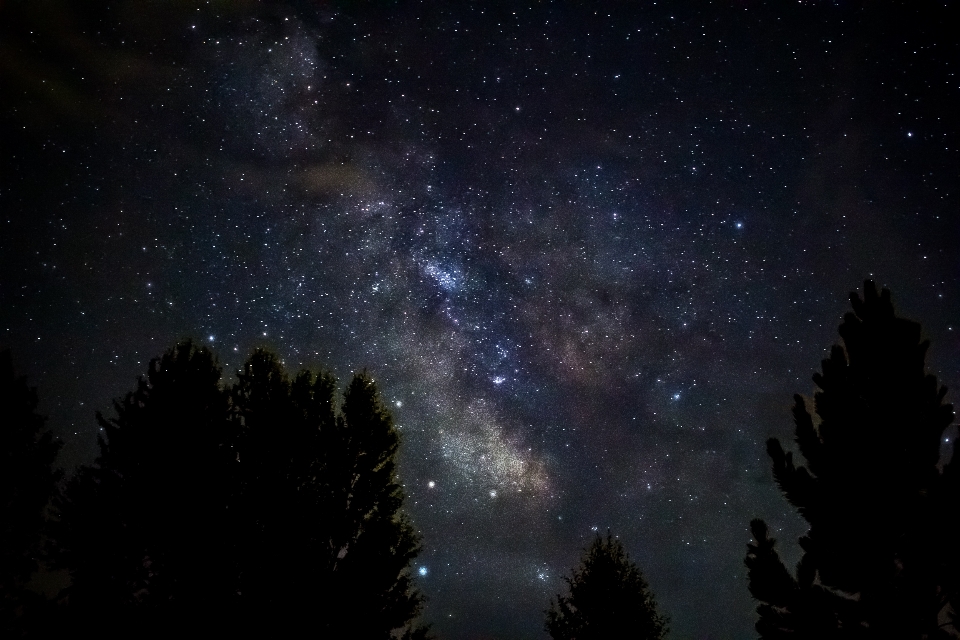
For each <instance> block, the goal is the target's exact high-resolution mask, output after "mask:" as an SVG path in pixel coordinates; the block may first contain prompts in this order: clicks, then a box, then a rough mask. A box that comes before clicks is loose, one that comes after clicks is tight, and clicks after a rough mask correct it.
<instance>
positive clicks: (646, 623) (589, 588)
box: [546, 531, 668, 640]
mask: <svg viewBox="0 0 960 640" xmlns="http://www.w3.org/2000/svg"><path fill="white" fill-rule="evenodd" d="M564 581H565V582H566V583H567V585H568V587H569V593H568V595H562V594H561V595H558V596H557V599H556V600H555V601H551V602H550V609H549V610H547V622H546V630H547V631H548V632H549V633H550V636H551V637H552V638H554V640H594V639H596V640H600V639H607V638H635V639H636V640H659V639H660V638H663V637H664V636H665V635H666V633H667V622H668V620H667V618H666V616H664V615H662V614H660V613H659V612H658V611H657V605H656V601H655V600H654V597H653V594H652V593H651V592H650V588H649V586H648V585H647V582H646V580H644V578H643V575H642V574H641V573H640V569H638V568H637V566H636V565H635V564H634V563H632V562H631V561H630V558H629V556H628V555H627V552H626V551H625V550H624V548H623V544H622V543H621V542H620V541H619V540H616V539H614V538H613V537H612V536H611V534H610V532H609V531H608V532H607V537H606V539H604V538H603V537H602V536H600V535H599V534H597V537H596V539H595V540H594V541H593V543H592V544H591V545H590V547H589V548H588V549H586V550H585V553H584V556H583V558H582V560H581V562H580V566H579V567H578V568H576V569H574V570H573V574H572V576H571V577H564Z"/></svg>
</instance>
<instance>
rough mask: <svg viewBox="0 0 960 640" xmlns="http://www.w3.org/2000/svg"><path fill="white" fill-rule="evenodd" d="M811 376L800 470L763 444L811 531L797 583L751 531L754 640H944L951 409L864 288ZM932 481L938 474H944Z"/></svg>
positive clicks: (952, 531) (897, 325) (952, 582)
mask: <svg viewBox="0 0 960 640" xmlns="http://www.w3.org/2000/svg"><path fill="white" fill-rule="evenodd" d="M851 301H852V303H853V312H852V313H847V314H846V315H845V316H844V320H843V323H842V324H841V325H840V336H841V338H842V339H843V346H834V347H833V349H832V350H831V352H830V357H829V358H828V359H826V360H824V361H823V372H822V373H819V374H815V375H814V377H813V380H814V382H815V383H816V385H817V387H818V388H819V390H818V391H817V392H816V394H815V397H814V409H815V416H814V415H811V414H810V412H809V411H808V409H807V404H806V402H805V401H804V400H803V398H802V397H801V396H799V395H798V396H795V405H794V408H793V415H794V420H795V423H796V443H797V446H798V448H799V450H800V453H801V454H802V455H803V457H804V458H805V460H806V467H798V466H796V465H795V464H794V460H793V454H792V453H790V452H785V451H784V449H783V447H782V446H781V444H780V442H779V441H778V440H776V439H771V440H769V441H768V442H767V452H768V453H769V455H770V457H771V458H772V460H773V474H774V478H775V479H776V481H777V484H778V485H779V486H780V489H781V490H782V491H783V493H784V494H785V496H786V498H787V500H789V501H790V503H791V504H793V505H794V506H795V507H796V508H797V509H798V511H799V512H800V515H801V516H803V517H804V519H806V520H807V522H808V523H809V524H810V528H809V531H808V533H807V535H805V536H804V537H802V538H801V539H800V547H801V548H802V550H803V552H804V553H803V557H802V559H801V561H800V563H799V565H798V567H797V575H796V577H794V576H793V575H791V573H790V572H789V571H788V570H787V569H786V567H785V566H784V565H783V563H782V562H781V560H780V558H779V556H778V554H777V552H776V549H775V548H774V540H773V539H771V538H770V537H769V535H768V532H767V527H766V525H765V524H764V523H763V522H762V521H761V520H754V521H753V522H752V523H751V528H752V530H753V534H754V537H755V542H754V543H753V544H751V545H749V547H748V554H747V558H746V564H747V567H748V569H749V580H750V591H751V593H752V594H753V596H754V597H755V598H756V599H757V600H759V601H760V605H759V607H758V612H759V614H760V619H759V621H758V622H757V626H756V628H757V631H758V632H759V633H760V634H761V636H762V637H763V638H767V639H777V638H787V637H789V638H831V637H837V638H840V637H842V638H860V637H864V638H866V637H870V638H874V637H884V638H887V637H890V638H939V637H954V634H955V633H956V628H955V627H954V626H953V625H951V624H950V623H949V621H948V616H949V614H950V611H949V607H948V604H950V603H952V604H953V608H954V610H956V605H957V601H956V598H957V581H958V578H960V573H958V562H957V561H958V553H957V544H956V541H957V537H958V533H960V530H958V526H957V524H956V523H957V522H958V520H960V519H958V518H957V515H956V514H957V505H958V498H960V492H958V491H957V489H958V483H957V475H958V470H957V469H956V467H957V466H958V464H960V463H956V464H954V463H947V464H945V465H943V464H942V461H940V445H941V440H942V438H943V432H944V429H946V427H947V426H949V425H950V423H951V421H952V420H953V409H952V407H951V406H950V405H949V404H944V402H943V400H944V397H945V395H946V388H945V387H938V385H937V381H936V378H935V377H934V376H932V375H929V374H927V373H926V371H925V368H924V356H925V354H926V351H927V347H928V343H927V342H926V341H921V337H920V325H919V324H917V323H915V322H912V321H910V320H906V319H903V318H900V317H897V316H896V314H895V313H894V308H893V304H892V303H891V301H890V292H889V291H887V290H886V289H884V290H883V291H882V292H880V293H878V292H877V290H876V287H875V285H874V284H873V282H870V281H867V282H866V283H865V284H864V296H863V298H862V299H861V298H860V297H859V296H858V295H857V294H856V293H853V294H851ZM941 468H942V469H943V472H941Z"/></svg>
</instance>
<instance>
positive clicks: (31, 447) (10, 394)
mask: <svg viewBox="0 0 960 640" xmlns="http://www.w3.org/2000/svg"><path fill="white" fill-rule="evenodd" d="M36 409H37V392H36V389H33V388H31V387H28V386H27V382H26V378H24V377H20V376H17V375H16V374H15V373H14V370H13V363H12V360H11V357H10V351H9V350H4V351H0V504H2V508H3V512H2V514H0V598H2V601H0V630H2V631H3V632H4V635H7V634H9V636H10V637H12V636H13V635H14V634H18V633H20V632H21V631H22V625H21V624H20V623H21V622H22V621H23V620H22V618H23V616H24V614H25V611H24V609H25V608H31V606H36V605H37V604H38V602H37V601H38V599H39V596H38V595H37V594H33V593H32V592H30V591H29V590H27V588H26V585H27V582H28V581H29V579H30V577H31V575H32V574H33V573H34V572H35V571H36V570H37V568H38V565H37V558H38V557H40V556H41V555H42V552H43V549H42V536H43V533H44V531H45V530H46V528H47V519H46V516H45V513H44V512H45V510H46V507H47V504H48V503H49V501H50V498H51V497H52V496H53V494H54V491H55V489H56V485H57V481H58V480H59V478H60V472H59V471H55V470H54V469H53V468H52V464H53V461H54V459H55V458H56V456H57V451H58V450H59V449H60V443H59V442H57V441H55V440H53V436H52V435H51V433H50V432H49V431H44V429H43V427H44V422H45V421H46V419H45V418H44V417H42V416H40V415H39V414H38V413H37V412H36Z"/></svg>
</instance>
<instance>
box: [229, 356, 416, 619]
mask: <svg viewBox="0 0 960 640" xmlns="http://www.w3.org/2000/svg"><path fill="white" fill-rule="evenodd" d="M238 378H239V381H238V383H237V385H236V386H235V387H234V390H233V397H234V403H235V406H236V409H237V415H238V417H239V418H240V420H241V423H242V424H241V436H240V445H239V455H240V473H241V478H242V481H241V484H242V489H241V496H242V497H241V500H240V512H241V514H242V518H243V521H242V525H241V527H240V530H241V536H242V537H243V542H242V545H241V546H242V549H243V551H242V552H241V585H242V586H241V590H242V593H243V594H244V595H243V597H242V601H243V602H244V603H248V604H245V605H244V608H245V609H247V610H252V611H254V612H260V613H265V614H268V616H269V617H268V619H264V618H263V617H262V616H259V619H257V620H256V623H257V624H262V625H269V626H270V627H271V628H273V629H274V630H275V629H277V628H278V627H279V628H288V629H298V628H302V627H303V626H304V625H308V626H309V627H310V628H314V629H317V630H318V632H320V633H321V635H325V636H326V637H362V638H389V637H391V634H392V633H393V632H402V631H406V632H409V633H420V634H421V635H422V633H423V629H421V628H419V627H417V626H416V625H415V624H413V623H412V620H413V619H414V618H415V616H416V615H417V613H418V612H419V610H420V607H421V602H422V600H423V598H422V596H421V595H420V593H419V592H418V591H417V590H416V589H415V588H414V586H413V581H412V577H411V575H410V563H411V561H412V559H413V558H414V557H415V556H416V554H417V552H418V551H419V537H418V536H417V534H416V532H415V531H414V529H413V527H412V526H411V525H410V523H409V522H408V521H407V519H406V517H405V516H404V515H403V512H402V505H403V491H402V487H401V486H400V485H399V484H398V482H397V478H396V455H397V452H398V449H399V445H400V437H399V433H398V432H397V430H396V428H395V427H394V426H393V422H392V418H391V417H390V414H389V412H388V411H387V410H386V408H385V407H384V406H383V403H382V402H381V401H380V398H379V394H378V392H377V388H376V385H375V384H374V382H373V380H372V379H370V378H369V377H368V376H366V375H365V374H359V375H357V376H354V378H353V380H352V381H351V383H350V385H349V386H348V387H347V390H346V393H345V394H344V399H343V403H342V406H340V407H337V403H336V401H335V395H336V381H335V380H334V379H333V377H332V376H329V375H326V374H321V375H319V376H314V375H313V374H312V373H310V372H309V371H302V372H300V373H299V374H298V375H297V376H296V378H294V379H293V380H292V381H291V380H290V379H289V378H288V377H287V376H286V374H285V373H284V371H283V366H282V364H281V363H280V361H279V360H278V359H277V358H276V356H275V355H273V354H270V353H268V352H265V351H257V352H255V353H254V354H253V355H252V356H251V358H250V359H249V360H248V361H247V363H246V364H245V365H244V369H243V371H242V372H241V373H240V374H239V376H238ZM254 615H257V614H256V613H255V614H254Z"/></svg>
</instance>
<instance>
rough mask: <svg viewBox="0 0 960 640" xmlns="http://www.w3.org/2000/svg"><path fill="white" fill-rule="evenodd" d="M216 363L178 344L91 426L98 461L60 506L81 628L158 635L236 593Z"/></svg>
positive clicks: (228, 468)
mask: <svg viewBox="0 0 960 640" xmlns="http://www.w3.org/2000/svg"><path fill="white" fill-rule="evenodd" d="M219 380H220V367H219V366H218V365H217V363H216V360H215V358H214V357H213V355H212V354H211V353H210V352H209V351H207V350H206V349H204V348H198V347H195V346H194V345H193V344H191V343H183V344H178V345H177V346H175V347H174V348H173V349H171V350H170V351H168V352H166V353H165V354H164V355H163V356H161V357H159V358H155V359H153V360H152V361H151V362H150V366H149V370H148V372H147V375H146V377H145V378H141V379H140V380H139V382H138V384H137V388H136V390H134V391H132V392H130V393H128V394H127V395H126V396H125V397H124V398H123V399H122V400H118V401H116V402H115V403H114V409H115V412H116V416H115V417H112V418H109V419H108V418H104V417H103V416H102V415H99V414H98V416H97V418H98V421H99V424H100V426H101V429H102V431H103V436H101V437H100V438H99V445H100V456H99V457H98V458H97V460H96V463H95V464H94V465H93V466H92V467H84V468H82V469H81V470H80V472H79V473H78V475H77V476H76V477H75V478H74V479H73V480H72V481H71V482H70V484H69V485H68V488H67V491H66V493H65V497H64V500H63V501H62V504H61V506H60V511H61V527H60V530H59V540H60V544H61V552H60V562H61V564H62V565H63V566H65V567H66V568H68V569H69V571H70V574H71V578H72V582H73V584H72V585H71V587H69V589H68V595H67V600H68V602H69V605H70V609H71V611H72V612H73V614H74V615H75V616H77V617H78V619H77V622H78V623H79V624H81V625H82V624H87V623H89V624H95V625H97V627H98V628H99V629H101V630H106V631H107V632H108V633H113V632H119V631H120V630H121V629H123V627H124V625H133V626H130V627H128V628H126V629H125V632H126V633H132V634H144V633H157V634H160V633H162V632H163V630H164V629H168V630H169V629H170V628H172V627H173V626H174V625H176V624H177V622H178V621H179V620H181V619H184V618H186V617H188V616H189V617H194V616H195V614H197V613H198V612H199V611H201V610H203V611H206V612H208V613H212V612H216V611H218V610H220V609H221V608H222V607H224V606H226V604H227V603H228V602H229V600H230V599H231V597H232V594H233V593H234V592H235V591H236V586H235V570H234V568H233V564H234V560H233V558H234V553H233V550H232V549H231V546H232V545H231V544H230V535H229V532H230V530H231V526H230V521H229V518H228V516H229V512H228V509H229V505H230V502H231V490H232V474H233V473H235V472H234V470H233V466H234V465H235V464H236V453H235V451H234V450H233V448H232V445H233V440H234V437H233V434H232V432H231V430H232V426H233V423H232V422H231V420H230V406H229V398H228V396H227V394H226V393H225V392H224V391H223V390H222V389H221V388H220V385H219Z"/></svg>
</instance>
